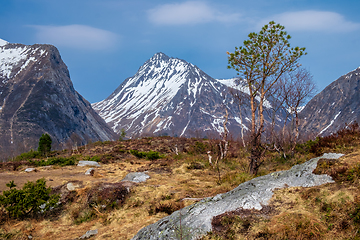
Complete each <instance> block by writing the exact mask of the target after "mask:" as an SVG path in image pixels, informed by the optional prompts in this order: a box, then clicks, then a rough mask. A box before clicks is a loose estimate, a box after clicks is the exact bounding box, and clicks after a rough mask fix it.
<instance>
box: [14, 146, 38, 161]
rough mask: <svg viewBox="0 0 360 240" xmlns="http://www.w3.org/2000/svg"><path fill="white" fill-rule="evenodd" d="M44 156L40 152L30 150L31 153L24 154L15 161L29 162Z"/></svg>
mask: <svg viewBox="0 0 360 240" xmlns="http://www.w3.org/2000/svg"><path fill="white" fill-rule="evenodd" d="M41 157H42V155H41V153H40V152H38V151H34V150H32V149H31V150H30V151H29V152H26V153H22V154H20V155H19V156H17V157H16V158H15V161H22V160H29V159H33V158H41Z"/></svg>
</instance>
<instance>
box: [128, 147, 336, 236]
mask: <svg viewBox="0 0 360 240" xmlns="http://www.w3.org/2000/svg"><path fill="white" fill-rule="evenodd" d="M341 156H343V154H324V155H323V156H321V157H317V158H313V159H311V160H309V161H307V162H305V163H303V164H301V165H295V166H293V167H292V168H291V169H290V170H286V171H279V172H275V173H271V174H268V175H266V176H261V177H257V178H254V179H252V180H250V181H248V182H245V183H242V184H240V185H239V186H238V187H236V188H235V189H233V190H231V191H229V192H227V193H223V194H218V195H216V196H215V197H209V198H204V199H203V200H201V201H200V202H197V203H195V204H193V205H190V206H187V207H185V208H183V209H181V210H178V211H176V212H174V213H172V214H171V215H170V216H167V217H165V218H163V219H161V220H159V221H158V222H156V223H154V224H151V225H149V226H147V227H144V228H143V229H141V230H140V231H139V232H138V233H137V234H136V235H135V236H134V237H133V238H132V240H145V239H146V240H155V239H164V240H165V239H178V238H179V236H180V235H182V236H184V235H188V236H191V239H197V238H200V237H201V236H203V235H205V234H207V233H208V232H211V231H212V226H211V221H212V219H213V217H215V216H218V215H220V214H223V213H225V212H229V211H235V210H237V209H256V210H261V209H262V208H263V206H266V205H267V204H268V203H269V201H270V199H271V197H272V196H273V194H274V192H273V191H274V190H275V189H279V188H286V187H313V186H319V185H322V184H325V183H331V182H334V181H333V180H332V178H331V177H330V176H328V175H326V174H323V175H315V174H313V171H314V169H315V168H316V166H317V162H318V161H319V159H321V158H325V159H337V158H340V157H341ZM180 222H181V227H180ZM180 229H181V230H182V232H181V233H180Z"/></svg>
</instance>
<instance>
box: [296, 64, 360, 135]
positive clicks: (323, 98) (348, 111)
mask: <svg viewBox="0 0 360 240" xmlns="http://www.w3.org/2000/svg"><path fill="white" fill-rule="evenodd" d="M359 88H360V67H359V68H357V69H355V70H353V71H351V72H349V73H347V74H345V75H343V76H341V77H340V78H338V79H337V80H336V81H334V82H332V83H331V84H330V85H329V86H327V87H326V88H325V89H324V90H323V91H321V92H320V93H319V94H317V95H316V96H315V97H314V98H313V99H311V100H310V101H309V102H308V104H307V105H306V106H305V108H304V109H303V110H302V111H301V113H300V118H301V121H302V124H301V129H300V132H301V133H302V134H303V135H313V136H317V135H321V136H324V135H329V134H331V133H335V132H336V131H337V130H339V129H341V128H343V127H345V126H346V124H351V123H353V122H355V121H356V122H358V123H359V122H360V108H359V103H360V94H359Z"/></svg>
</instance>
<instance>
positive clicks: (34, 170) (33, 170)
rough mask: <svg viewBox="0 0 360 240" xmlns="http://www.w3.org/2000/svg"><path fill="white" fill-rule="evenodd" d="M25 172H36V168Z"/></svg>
mask: <svg viewBox="0 0 360 240" xmlns="http://www.w3.org/2000/svg"><path fill="white" fill-rule="evenodd" d="M25 172H36V169H35V168H27V169H25Z"/></svg>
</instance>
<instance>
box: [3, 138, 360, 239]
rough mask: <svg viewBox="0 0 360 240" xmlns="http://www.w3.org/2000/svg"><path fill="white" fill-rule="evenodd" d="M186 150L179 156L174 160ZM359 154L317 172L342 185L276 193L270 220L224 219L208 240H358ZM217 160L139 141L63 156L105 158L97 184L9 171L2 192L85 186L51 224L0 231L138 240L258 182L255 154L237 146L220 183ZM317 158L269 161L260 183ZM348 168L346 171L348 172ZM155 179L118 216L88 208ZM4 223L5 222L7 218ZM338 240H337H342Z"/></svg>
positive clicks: (75, 171)
mask: <svg viewBox="0 0 360 240" xmlns="http://www.w3.org/2000/svg"><path fill="white" fill-rule="evenodd" d="M174 146H177V147H178V150H179V151H180V154H179V155H176V154H175V153H174ZM130 149H136V150H138V151H149V150H152V151H159V152H160V154H162V155H163V157H162V158H161V159H158V160H154V161H150V160H147V159H138V158H136V157H135V156H133V155H131V154H129V150H130ZM351 149H352V151H348V152H349V154H348V155H347V156H346V157H344V158H342V159H341V161H339V162H336V163H330V162H326V161H324V162H323V164H321V165H320V164H319V167H318V169H316V172H317V173H319V174H322V173H328V174H333V175H334V176H335V175H336V176H337V178H336V183H335V184H328V185H326V186H321V187H314V188H288V189H282V190H278V191H276V192H275V194H274V196H273V198H272V200H271V203H270V206H269V208H268V209H267V210H266V211H265V210H264V211H262V212H251V213H249V212H246V211H245V212H244V211H242V212H241V211H240V212H238V213H231V214H230V215H227V216H226V218H222V217H219V219H218V224H219V226H221V227H220V228H219V229H220V230H219V231H214V232H213V233H212V234H210V235H208V236H205V237H204V238H203V239H353V238H356V237H359V236H357V235H356V234H357V229H358V226H359V225H360V199H359V198H358V197H357V196H360V194H359V189H358V184H359V177H360V167H359V166H360V165H359V164H360V161H359V159H360V158H359V156H360V150H357V149H358V148H357V147H356V146H355V145H351ZM209 150H211V151H212V153H213V157H214V158H216V154H217V150H216V141H214V140H203V139H183V138H170V137H158V138H143V139H139V140H131V141H121V142H120V141H116V142H105V143H100V142H98V143H93V144H90V145H88V146H86V148H85V147H82V148H79V150H78V151H77V152H75V153H70V152H68V151H63V152H57V153H56V154H58V155H59V156H70V155H73V156H76V158H77V159H78V160H88V159H89V158H92V157H94V156H97V157H98V158H99V159H100V161H101V162H102V163H103V164H102V167H101V168H97V169H96V171H95V174H94V175H93V176H85V175H84V172H85V171H86V170H87V167H76V166H66V167H57V166H51V167H37V172H32V173H24V172H23V170H24V169H25V168H26V167H27V166H25V165H22V166H20V167H18V168H17V171H11V170H9V169H8V168H6V167H3V168H2V170H1V172H0V191H3V190H4V189H6V187H5V183H8V182H9V181H10V180H15V183H16V184H17V185H18V186H19V187H21V186H22V185H23V184H24V183H25V182H27V181H35V180H37V179H39V178H42V177H44V178H45V179H46V180H47V184H48V185H49V186H52V187H55V186H59V185H62V184H65V183H67V182H69V181H75V180H76V181H80V183H82V187H81V188H79V189H76V192H75V195H76V196H74V198H73V202H69V203H68V204H67V205H65V206H64V207H63V209H62V210H61V212H60V213H59V214H58V215H55V216H52V217H50V218H39V219H28V220H24V221H16V220H6V221H3V222H2V223H1V225H0V239H27V237H28V236H29V235H31V236H33V238H34V239H75V238H77V237H80V236H81V235H83V234H85V232H86V231H88V230H91V229H98V234H97V235H96V237H94V239H131V238H132V237H133V236H134V235H135V234H136V233H137V232H138V231H139V230H140V229H141V228H143V227H145V226H147V225H149V224H152V223H154V222H156V221H158V220H160V219H161V218H163V217H165V216H167V215H169V214H170V213H171V212H173V211H176V210H178V209H179V208H182V207H184V206H187V205H190V204H192V203H194V202H196V201H197V200H198V199H201V198H204V197H209V196H214V195H216V194H218V193H223V192H227V191H229V190H231V189H233V188H234V187H236V186H238V185H239V184H240V183H242V182H245V181H248V180H250V179H251V178H252V177H253V176H251V175H249V174H248V173H247V163H248V160H247V157H248V153H247V151H246V150H245V149H243V148H241V147H239V146H238V144H237V143H235V142H232V143H231V144H230V151H229V158H228V159H226V160H225V161H223V162H221V163H220V179H219V174H218V171H217V170H216V169H214V168H213V167H211V166H210V165H209V163H208V160H207V155H206V151H209ZM313 156H314V155H313V154H311V153H310V154H308V155H306V154H300V153H295V154H294V155H293V156H290V157H288V158H286V159H284V158H283V157H281V156H279V154H277V153H271V152H270V153H268V154H267V155H266V159H265V162H264V165H263V166H262V167H261V168H260V171H259V175H265V174H268V173H270V172H273V171H279V170H285V169H289V168H290V167H292V166H293V165H294V164H299V163H302V162H305V161H306V160H308V159H310V158H311V157H313ZM342 166H346V169H345V170H344V169H342V168H341V167H342ZM143 171H147V172H148V174H149V175H150V177H151V178H150V179H148V180H147V181H146V182H144V183H140V184H137V185H136V186H134V187H133V188H132V190H131V192H130V194H129V195H128V196H127V197H126V199H125V201H124V202H123V203H121V204H120V205H118V206H114V208H110V209H101V208H97V206H93V205H90V206H89V204H88V203H87V201H88V194H89V191H90V190H91V189H92V187H94V186H96V185H97V184H99V183H102V182H106V183H117V182H119V181H120V180H121V179H123V178H124V177H125V176H126V174H128V173H129V172H143ZM0 219H1V218H0ZM334 236H335V237H334Z"/></svg>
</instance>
